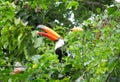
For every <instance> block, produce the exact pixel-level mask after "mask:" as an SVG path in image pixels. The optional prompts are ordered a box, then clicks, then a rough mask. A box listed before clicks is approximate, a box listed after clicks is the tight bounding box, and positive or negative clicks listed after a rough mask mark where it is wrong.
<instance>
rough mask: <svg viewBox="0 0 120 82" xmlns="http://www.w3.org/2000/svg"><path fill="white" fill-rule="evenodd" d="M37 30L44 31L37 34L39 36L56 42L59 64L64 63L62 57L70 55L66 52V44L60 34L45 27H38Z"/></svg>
mask: <svg viewBox="0 0 120 82" xmlns="http://www.w3.org/2000/svg"><path fill="white" fill-rule="evenodd" d="M37 28H40V29H42V30H43V31H44V32H37V34H39V35H42V36H45V37H47V38H49V39H50V40H52V41H54V42H55V53H56V54H57V55H58V59H59V62H62V57H63V56H67V55H68V54H69V53H67V51H66V42H65V41H64V39H63V38H62V37H61V36H60V35H59V34H58V33H56V32H55V31H53V30H52V29H51V28H49V27H47V26H45V25H38V26H37Z"/></svg>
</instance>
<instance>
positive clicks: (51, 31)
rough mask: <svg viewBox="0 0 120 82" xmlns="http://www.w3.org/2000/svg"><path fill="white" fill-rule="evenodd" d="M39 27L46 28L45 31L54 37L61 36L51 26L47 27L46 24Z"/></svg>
mask: <svg viewBox="0 0 120 82" xmlns="http://www.w3.org/2000/svg"><path fill="white" fill-rule="evenodd" d="M37 28H40V29H42V30H44V31H45V32H47V33H48V34H50V35H51V36H54V37H56V38H58V39H59V38H60V37H61V36H60V35H59V34H58V33H56V32H55V31H53V30H52V29H51V28H49V27H47V26H45V25H38V26H37Z"/></svg>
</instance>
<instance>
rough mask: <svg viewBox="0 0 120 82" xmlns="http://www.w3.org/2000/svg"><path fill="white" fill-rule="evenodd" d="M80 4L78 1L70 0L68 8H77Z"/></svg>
mask: <svg viewBox="0 0 120 82" xmlns="http://www.w3.org/2000/svg"><path fill="white" fill-rule="evenodd" d="M78 6H79V3H78V2H77V1H70V3H69V4H68V5H67V9H71V8H72V7H75V8H74V9H75V10H76V9H77V8H78Z"/></svg>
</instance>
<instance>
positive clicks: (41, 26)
mask: <svg viewBox="0 0 120 82" xmlns="http://www.w3.org/2000/svg"><path fill="white" fill-rule="evenodd" d="M44 27H45V25H38V26H37V28H44Z"/></svg>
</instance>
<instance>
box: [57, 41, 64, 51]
mask: <svg viewBox="0 0 120 82" xmlns="http://www.w3.org/2000/svg"><path fill="white" fill-rule="evenodd" d="M64 45H65V41H64V40H63V39H59V40H58V41H57V42H56V44H55V50H56V49H57V48H59V47H62V46H64Z"/></svg>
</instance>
